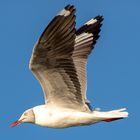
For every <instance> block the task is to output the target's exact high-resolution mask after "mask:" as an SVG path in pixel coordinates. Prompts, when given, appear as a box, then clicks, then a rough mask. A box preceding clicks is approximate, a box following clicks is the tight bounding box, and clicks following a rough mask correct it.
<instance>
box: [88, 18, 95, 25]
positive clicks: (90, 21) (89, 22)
mask: <svg viewBox="0 0 140 140" xmlns="http://www.w3.org/2000/svg"><path fill="white" fill-rule="evenodd" d="M95 22H97V19H93V18H92V19H91V20H89V21H88V22H86V23H85V24H86V25H91V24H94V23H95Z"/></svg>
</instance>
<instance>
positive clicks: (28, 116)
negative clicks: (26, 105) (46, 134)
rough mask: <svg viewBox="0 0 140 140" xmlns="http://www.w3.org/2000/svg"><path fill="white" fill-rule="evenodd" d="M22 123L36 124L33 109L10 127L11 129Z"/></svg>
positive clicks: (27, 111)
mask: <svg viewBox="0 0 140 140" xmlns="http://www.w3.org/2000/svg"><path fill="white" fill-rule="evenodd" d="M22 123H35V115H34V112H33V109H28V110H26V111H25V112H24V113H23V114H22V115H21V117H20V118H19V119H18V120H17V121H15V122H13V123H12V124H11V125H10V127H14V126H17V125H19V124H22Z"/></svg>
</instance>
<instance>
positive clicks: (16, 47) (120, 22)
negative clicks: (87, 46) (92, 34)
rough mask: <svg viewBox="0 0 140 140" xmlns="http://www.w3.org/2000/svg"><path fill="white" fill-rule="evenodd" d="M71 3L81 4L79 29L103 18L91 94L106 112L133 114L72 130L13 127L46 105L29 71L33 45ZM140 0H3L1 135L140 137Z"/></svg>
mask: <svg viewBox="0 0 140 140" xmlns="http://www.w3.org/2000/svg"><path fill="white" fill-rule="evenodd" d="M67 4H74V5H75V6H76V8H77V27H79V26H81V25H82V24H84V23H85V22H86V21H87V20H89V19H90V18H92V17H94V16H96V15H98V14H101V15H103V16H104V18H105V20H104V22H103V23H104V24H103V26H102V32H101V33H100V35H101V37H100V39H99V40H98V43H97V45H96V48H95V49H94V51H93V53H92V54H91V55H90V58H89V63H88V97H89V99H90V100H91V102H92V106H93V107H100V108H101V109H102V110H105V111H107V110H112V109H119V108H122V107H127V108H128V111H129V113H130V115H129V118H127V119H124V120H120V121H114V122H112V123H99V124H96V125H92V126H84V127H75V128H67V129H50V128H43V127H39V126H36V125H32V124H24V125H20V126H17V127H15V128H13V129H11V128H9V125H10V124H11V123H12V122H13V121H15V120H17V119H18V117H19V116H20V115H21V114H22V112H23V111H24V110H26V109H28V108H30V107H33V106H36V105H40V104H42V103H44V100H43V93H42V89H41V87H40V85H39V83H38V81H37V80H36V79H35V78H34V76H33V75H32V73H31V72H30V71H29V69H28V62H29V59H30V56H31V51H32V48H33V45H34V44H35V42H36V41H37V39H38V38H39V36H40V34H41V33H42V31H43V30H44V28H45V27H46V25H47V24H48V23H49V22H50V21H51V19H52V18H53V17H54V16H55V15H56V14H57V12H58V11H60V10H61V9H62V8H63V7H64V6H66V5H67ZM139 107H140V1H139V0H116V1H115V0H114V1H113V0H23V1H20V0H0V139H1V140H31V139H32V140H76V139H80V140H85V139H86V140H95V139H98V140H102V139H104V140H118V139H120V140H124V139H125V140H132V139H134V140H138V139H140V134H139V131H140V110H139Z"/></svg>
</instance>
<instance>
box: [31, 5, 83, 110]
mask: <svg viewBox="0 0 140 140" xmlns="http://www.w3.org/2000/svg"><path fill="white" fill-rule="evenodd" d="M75 39H76V34H75V8H74V6H71V5H68V6H66V7H65V8H64V9H63V10H62V11H61V12H59V14H58V15H57V16H56V17H55V18H54V19H53V20H52V21H51V23H50V24H49V25H48V26H47V28H46V29H45V31H44V32H43V33H42V35H41V37H40V39H39V40H38V42H37V44H36V45H35V47H34V49H33V53H32V57H31V60H30V69H31V70H32V72H33V73H34V75H35V76H36V78H37V79H38V80H39V82H40V84H41V86H42V88H43V91H44V93H45V102H46V101H47V103H50V104H56V105H57V106H65V107H70V108H76V109H78V110H85V102H84V99H83V97H82V94H81V85H80V81H79V79H78V75H77V70H76V68H75V62H74V60H73V58H72V55H73V51H74V45H75Z"/></svg>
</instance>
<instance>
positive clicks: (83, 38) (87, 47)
mask: <svg viewBox="0 0 140 140" xmlns="http://www.w3.org/2000/svg"><path fill="white" fill-rule="evenodd" d="M102 21H103V17H102V16H96V17H95V18H93V19H91V20H89V21H88V22H87V23H86V24H85V25H83V26H82V27H81V28H79V29H78V30H77V31H76V39H75V46H74V52H73V59H74V63H75V66H76V70H77V75H78V77H79V81H80V85H81V93H82V96H83V98H84V100H85V103H86V104H89V101H88V100H87V96H86V91H87V78H86V65H87V58H88V55H89V54H90V53H91V51H92V49H93V48H94V47H95V44H96V41H97V39H98V38H99V32H100V30H101V29H100V27H101V26H102V24H101V22H102Z"/></svg>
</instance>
